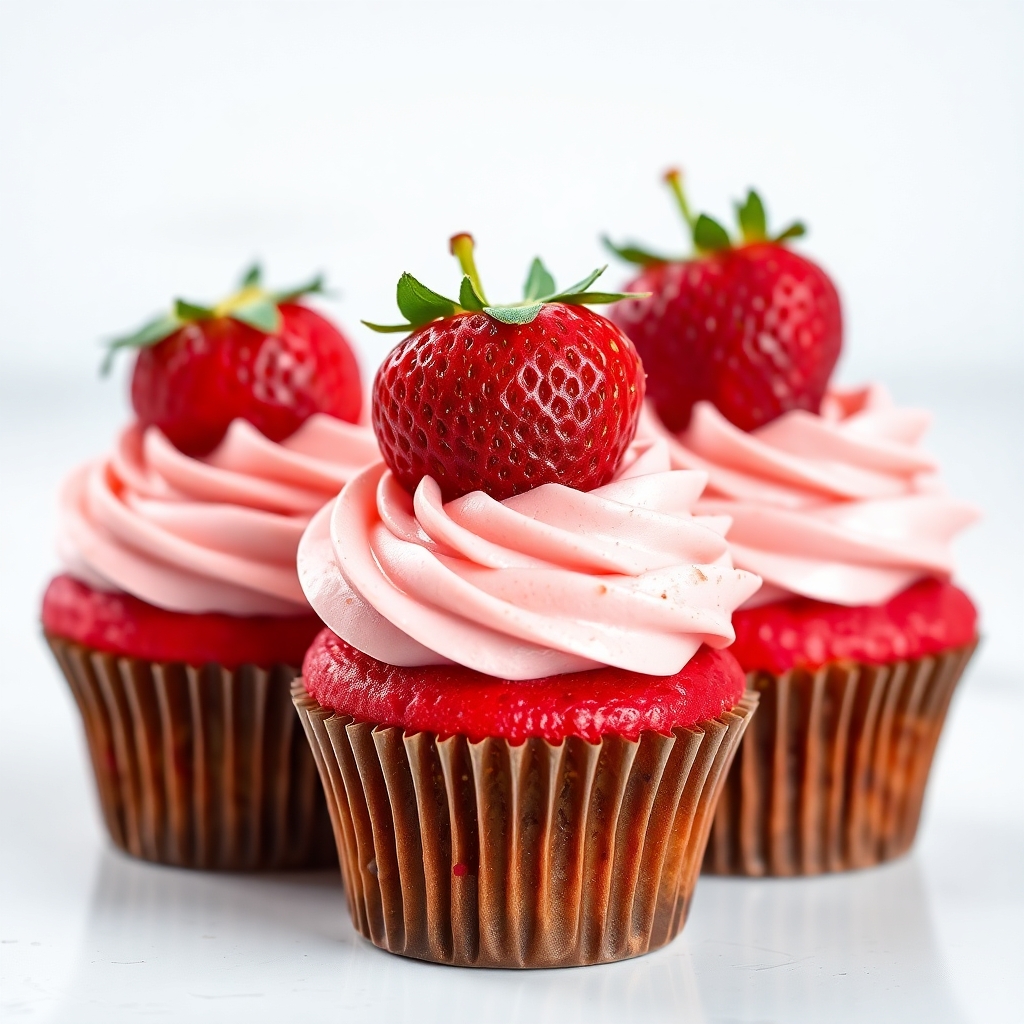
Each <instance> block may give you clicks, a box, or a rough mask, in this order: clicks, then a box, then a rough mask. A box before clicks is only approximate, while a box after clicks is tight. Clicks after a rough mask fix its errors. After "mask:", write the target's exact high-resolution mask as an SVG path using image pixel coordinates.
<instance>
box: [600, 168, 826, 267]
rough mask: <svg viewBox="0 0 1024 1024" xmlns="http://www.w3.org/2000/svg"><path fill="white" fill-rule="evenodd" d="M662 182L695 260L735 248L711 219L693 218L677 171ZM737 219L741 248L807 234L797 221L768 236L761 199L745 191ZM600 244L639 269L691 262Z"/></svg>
mask: <svg viewBox="0 0 1024 1024" xmlns="http://www.w3.org/2000/svg"><path fill="white" fill-rule="evenodd" d="M665 181H666V183H667V184H668V186H669V188H670V189H671V190H672V194H673V196H674V197H675V200H676V205H677V206H678V207H679V212H680V213H681V214H682V217H683V220H684V221H685V222H686V225H687V227H688V229H689V232H690V239H691V241H692V242H693V248H694V252H695V254H696V255H697V256H700V255H703V254H706V253H713V252H724V251H726V250H727V249H732V248H735V244H734V242H733V240H732V239H731V238H730V237H729V232H728V231H726V230H725V228H724V227H722V225H721V224H720V223H719V222H718V221H717V220H715V219H714V218H713V217H709V216H708V215H707V214H706V213H702V214H700V215H698V216H696V217H695V216H694V215H693V211H692V210H691V209H690V204H689V202H688V200H687V198H686V192H685V190H684V189H683V175H682V172H681V171H679V170H678V169H675V168H673V169H672V170H670V171H667V172H666V173H665ZM736 219H737V221H738V222H739V227H740V240H741V244H742V245H757V244H759V243H761V242H774V243H782V242H786V241H788V240H789V239H791V238H800V237H802V236H803V235H805V234H806V233H807V229H806V227H804V225H803V224H802V223H801V222H800V221H796V222H795V223H793V224H791V225H790V226H789V227H788V228H786V229H785V230H784V231H782V232H781V233H780V234H778V235H775V236H774V238H773V237H771V236H770V235H769V233H768V217H767V215H766V213H765V209H764V203H763V202H762V201H761V197H760V196H759V195H758V194H757V193H756V192H755V191H754V190H753V189H749V190H748V191H747V198H746V199H745V200H744V201H743V202H742V203H737V204H736ZM601 241H602V242H603V243H604V245H605V246H606V248H608V249H609V250H610V251H611V252H613V253H615V255H616V256H618V257H619V258H620V259H622V260H625V261H626V262H627V263H633V264H635V265H637V266H640V267H656V266H660V265H663V264H669V263H682V262H683V261H684V260H686V259H688V258H690V257H686V256H661V255H659V254H657V253H653V252H651V251H650V250H648V249H645V248H643V247H642V246H639V245H635V244H633V243H630V244H629V245H616V244H615V243H614V242H612V241H611V240H610V239H609V238H608V237H607V236H602V239H601Z"/></svg>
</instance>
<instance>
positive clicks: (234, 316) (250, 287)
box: [100, 263, 325, 374]
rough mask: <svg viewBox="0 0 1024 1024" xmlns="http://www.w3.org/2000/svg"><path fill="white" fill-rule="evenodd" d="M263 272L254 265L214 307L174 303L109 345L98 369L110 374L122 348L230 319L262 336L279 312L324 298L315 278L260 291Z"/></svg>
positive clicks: (277, 322)
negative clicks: (302, 301) (304, 300)
mask: <svg viewBox="0 0 1024 1024" xmlns="http://www.w3.org/2000/svg"><path fill="white" fill-rule="evenodd" d="M262 280H263V271H262V269H261V267H260V265H259V264H258V263H254V264H253V265H252V266H251V267H249V269H248V270H246V272H245V273H244V274H243V275H242V278H241V282H240V285H239V290H238V291H237V292H235V294H234V295H230V296H228V298H226V299H224V301H223V302H219V303H217V305H215V306H202V305H200V304H199V303H196V302H189V301H187V300H186V299H175V300H174V309H173V312H171V313H165V314H162V315H161V316H158V317H155V318H154V319H152V320H149V321H147V322H146V323H145V324H143V326H142V327H140V328H139V329H138V330H137V331H133V332H132V333H131V334H127V335H124V336H122V337H119V338H113V339H112V340H110V341H108V342H107V343H106V344H107V354H106V356H105V357H104V359H103V363H102V364H101V366H100V371H101V372H102V373H104V374H106V373H109V372H110V368H111V366H112V365H113V361H114V357H115V355H116V353H117V352H118V351H119V350H120V349H123V348H134V349H143V348H149V347H151V346H153V345H157V344H159V343H160V342H161V341H163V340H164V339H165V338H168V337H170V336H171V335H172V334H174V332H175V331H178V330H180V329H181V328H182V327H184V326H186V325H187V324H194V323H202V322H204V321H208V320H217V319H230V320H236V321H238V322H239V323H243V324H248V325H249V326H250V327H255V328H256V329H257V330H260V331H263V332H264V333H265V334H275V333H277V332H278V331H279V330H280V329H281V324H282V320H281V311H280V309H279V308H278V307H279V306H281V305H284V304H286V303H292V302H295V301H297V300H298V299H301V298H302V297H303V296H306V295H312V294H324V291H325V290H324V281H323V276H322V275H320V274H318V275H317V276H316V277H314V278H313V279H312V280H311V281H309V282H307V283H306V284H303V285H299V286H298V287H296V288H289V289H286V290H284V291H278V292H269V291H266V290H265V289H264V288H263V285H262Z"/></svg>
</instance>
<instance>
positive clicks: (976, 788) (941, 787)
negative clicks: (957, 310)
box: [0, 373, 1024, 1024]
mask: <svg viewBox="0 0 1024 1024" xmlns="http://www.w3.org/2000/svg"><path fill="white" fill-rule="evenodd" d="M897 385H898V386H896V387H894V390H895V391H896V393H897V395H898V396H899V397H900V398H901V399H903V400H905V401H908V402H917V403H920V404H926V405H929V406H931V407H933V408H934V409H935V410H936V413H937V423H936V426H935V428H934V430H933V432H932V435H931V445H930V446H931V448H932V449H933V450H934V451H936V452H937V453H938V454H939V455H940V457H941V458H942V459H943V462H944V465H945V466H946V471H947V479H948V480H949V482H950V485H951V487H952V489H953V490H955V491H956V492H957V493H959V494H961V495H963V496H965V497H970V498H972V499H973V500H975V501H977V502H978V503H979V504H981V505H982V506H983V507H984V508H985V510H986V513H987V518H986V521H985V523H984V524H983V525H982V526H980V527H978V528H975V530H974V531H973V532H972V533H971V534H970V535H969V536H967V537H965V538H964V540H963V541H962V542H961V544H960V545H959V555H960V559H961V564H962V566H963V570H962V573H961V579H962V580H963V581H964V582H965V584H966V585H967V587H968V588H969V589H970V590H971V591H972V593H973V594H975V595H976V596H977V598H978V599H979V603H980V604H981V605H982V608H983V615H984V631H985V636H986V641H985V646H984V648H983V650H982V652H981V653H980V655H979V656H978V658H977V659H976V661H975V663H974V664H973V665H972V667H971V668H970V669H969V672H968V675H967V677H966V678H965V680H964V682H963V683H962V685H961V688H960V691H959V692H958V694H957V696H956V698H955V700H954V703H953V707H952V710H951V713H950V719H949V721H948V724H947V727H946V732H945V734H944V736H943V740H942V743H941V745H940V748H939V752H938V757H937V762H936V765H935V768H934V770H933V773H932V779H931V784H930V789H929V792H928V797H927V802H926V806H925V813H924V819H923V823H922V827H921V831H920V834H919V837H918V842H917V845H916V847H915V848H914V851H913V853H912V854H911V855H909V856H908V857H905V858H903V859H902V860H900V861H898V862H896V863H894V864H891V865H889V866H886V867H882V868H879V869H875V870H869V871H863V872H859V873H856V874H850V875H843V876H836V877H825V878H818V879H811V880H787V881H747V880H732V879H715V878H703V879H702V880H701V881H700V884H699V886H698V889H697V894H696V897H695V899H694V902H693V909H692V912H691V915H690V919H689V921H688V922H687V925H686V928H685V929H684V931H683V934H682V935H681V936H680V938H678V939H677V940H676V941H675V942H673V943H672V944H671V945H670V946H669V947H668V948H666V949H664V950H662V951H660V952H658V953H654V954H652V955H650V956H647V957H642V958H640V959H638V960H633V961H628V962H625V963H621V964H614V965H609V966H603V967H589V968H581V969H575V970H563V971H541V972H512V971H504V972H502V971H471V970H456V969H452V968H446V967H438V966H434V965H427V964H421V963H417V962H413V961H405V960H402V959H400V958H397V957H392V956H389V955H388V954H385V953H382V952H380V951H378V950H376V949H375V948H373V947H372V946H371V945H369V944H368V943H366V942H364V941H363V940H362V939H361V938H359V937H358V936H357V935H356V934H355V932H354V931H353V929H352V927H351V925H350V923H349V921H348V916H347V912H346V909H345V904H344V898H343V894H342V891H341V887H340V882H339V880H338V879H337V878H336V877H335V876H334V875H333V874H330V873H327V874H320V873H317V874H289V875H256V876H244V875H212V874H201V873H195V872H189V871H182V870H177V869H172V868H164V867H155V866H151V865H148V864H144V863H141V862H136V861H133V860H131V859H130V858H128V857H125V856H123V855H122V854H120V853H118V852H116V851H114V850H113V849H112V848H111V846H110V845H109V843H108V842H107V840H106V837H105V836H104V834H103V832H102V830H101V823H100V819H99V815H98V812H97V806H96V800H95V795H94V792H93V788H92V780H91V777H90V775H89V772H88V768H87V762H86V753H85V748H84V743H83V739H82V735H81V731H80V727H79V723H78V717H77V713H76V711H75V708H74V705H73V702H72V699H71V695H70V693H69V692H68V690H67V687H66V685H65V683H64V682H63V680H62V679H61V677H60V675H59V673H58V671H57V668H56V666H55V665H54V664H53V663H52V660H51V658H50V656H49V653H48V652H47V651H46V649H45V647H44V645H43V643H42V641H41V637H40V634H39V629H38V625H37V615H38V602H39V597H40V594H41V592H42V588H43V587H44V585H45V582H46V579H47V577H48V575H49V574H50V573H51V572H52V571H53V569H54V567H55V564H56V563H55V559H54V556H53V553H52V543H51V537H52V533H53V529H54V502H55V490H56V487H57V484H58V482H59V480H60V478H61V477H62V475H63V474H64V473H65V472H66V470H67V469H68V468H69V467H70V466H72V465H74V464H75V463H76V462H77V461H79V460H80V459H82V458H84V457H87V456H88V455H90V454H94V453H98V452H100V451H101V450H103V449H104V448H105V447H106V446H107V445H109V443H110V441H111V439H112V436H113V432H114V430H115V429H116V427H117V425H118V423H119V422H121V421H122V419H123V417H124V415H125V413H124V407H123V402H122V400H121V398H120V396H119V395H118V393H117V388H116V385H113V384H107V385H105V386H104V385H100V384H98V383H95V382H93V381H91V380H89V381H84V382H75V384H74V385H73V386H72V385H71V384H70V383H68V382H60V381H57V382H53V381H41V380H39V381H36V380H31V379H29V380H18V379H11V378H9V377H8V378H6V379H3V380H2V381H0V458H2V462H0V474H2V476H0V512H2V517H3V518H2V522H0V545H2V547H0V554H2V559H3V562H2V590H0V642H2V648H0V650H2V652H3V664H4V672H3V674H2V676H0V687H2V692H0V801H2V802H0V963H2V978H0V986H2V992H0V999H2V1002H0V1017H2V1019H3V1020H5V1021H6V1020H11V1021H15V1020H20V1019H31V1020H47V1021H60V1022H76V1024H88V1022H92V1021H97V1022H99V1021H102V1022H119V1021H134V1020H142V1019H148V1018H158V1019H161V1018H162V1019H168V1020H186V1019H187V1020H189V1021H197V1022H205V1021H216V1022H222V1021H246V1022H252V1024H256V1022H262V1021H275V1022H277V1021H285V1020H294V1019H301V1017H300V1015H303V1014H305V1015H307V1018H308V1019H329V1020H338V1021H352V1022H357V1021H364V1020H367V1021H369V1020H374V1021H379V1020H386V1021H400V1020H406V1019H408V1020H416V1021H420V1022H429V1021H432V1020H445V1021H448V1022H450V1021H457V1020H473V1021H506V1020H508V1021H512V1020H516V1021H518V1020H529V1021H531V1022H537V1024H539V1022H542V1021H559V1022H563V1024H569V1022H572V1021H577V1020H578V1021H584V1020H586V1021H588V1022H597V1021H616V1022H619V1021H624V1020H625V1021H629V1020H639V1019H646V1020H649V1021H662V1020H665V1021H668V1020H671V1021H686V1022H715V1024H727V1022H728V1024H733V1022H740V1021H742V1022H748V1024H755V1022H756V1024H768V1022H776V1024H779V1022H800V1021H807V1022H825V1021H828V1022H830V1024H841V1022H844V1021H879V1022H882V1021H899V1022H901V1024H905V1022H913V1021H928V1022H934V1024H940V1022H960V1021H978V1022H985V1024H995V1022H1000V1021H1021V1020H1024V981H1022V979H1024V937H1022V936H1024V871H1022V868H1024V770H1022V762H1024V755H1022V748H1024V726H1022V719H1024V678H1022V677H1024V673H1022V671H1021V670H1019V669H1018V668H1017V664H1018V662H1019V660H1020V655H1019V653H1017V652H1018V649H1019V646H1020V639H1019V638H1020V633H1021V631H1022V630H1024V601H1022V597H1021V587H1020V578H1021V570H1022V569H1024V559H1022V542H1021V527H1020V510H1021V508H1022V505H1024V479H1022V472H1024V469H1022V467H1024V460H1022V458H1021V455H1020V450H1021V442H1022V441H1024V430H1022V413H1021V411H1020V408H1021V407H1020V404H1019V401H1020V400H1019V395H1020V393H1021V391H1022V385H1024V379H1021V375H1020V374H1019V373H1018V374H1016V375H1012V374H1011V375H1009V376H1007V375H999V374H990V375H988V376H981V375H979V376H971V375H970V374H968V375H965V376H964V377H961V378H958V379H952V378H950V379H935V378H932V379H927V378H925V379H921V378H918V379H914V380H905V381H902V382H897Z"/></svg>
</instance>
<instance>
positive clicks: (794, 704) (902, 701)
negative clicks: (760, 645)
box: [704, 641, 977, 876]
mask: <svg viewBox="0 0 1024 1024" xmlns="http://www.w3.org/2000/svg"><path fill="white" fill-rule="evenodd" d="M976 647H977V641H975V642H972V643H970V644H967V645H966V646H964V647H957V648H955V649H952V650H950V651H947V652H944V653H943V654H941V655H938V656H935V657H929V658H920V659H917V660H912V661H896V662H891V663H889V664H886V665H871V664H867V663H850V662H844V663H833V664H831V665H826V666H824V667H823V668H821V669H818V670H817V671H810V670H806V669H793V670H791V671H789V672H786V673H784V674H782V675H773V674H772V673H769V672H751V673H749V674H748V676H747V685H748V686H749V687H750V688H751V689H753V690H755V691H756V692H757V693H758V694H759V695H760V698H761V702H760V708H759V711H758V713H757V716H756V717H755V719H754V722H753V724H752V725H751V727H750V729H749V730H748V731H747V733H746V736H745V737H744V739H743V742H742V743H741V745H740V750H739V754H738V755H737V757H736V761H735V763H734V765H733V767H732V770H731V772H730V774H729V778H728V780H727V781H726V783H725V787H724V791H723V793H722V798H721V800H720V801H719V804H718V810H717V812H716V815H715V821H714V827H713V829H712V833H711V839H710V841H709V843H708V847H707V853H706V855H705V859H704V870H705V871H708V872H712V873H715V874H736V875H755V876H759V875H790V876H792V875H815V874H820V873H822V872H827V871H846V870H848V869H851V868H862V867H869V866H871V865H873V864H879V863H881V862H883V861H887V860H891V859H892V858H894V857H898V856H900V855H901V854H902V853H905V852H906V851H907V850H908V849H909V848H910V846H911V844H912V843H913V841H914V836H915V834H916V833H917V825H918V820H919V818H920V815H921V805H922V802H923V801H924V791H925V786H926V784H927V781H928V773H929V770H930V769H931V763H932V757H933V755H934V753H935V747H936V745H937V743H938V740H939V733H940V732H941V731H942V725H943V722H944V721H945V717H946V711H947V709H948V708H949V702H950V700H951V698H952V696H953V690H954V689H955V687H956V684H957V682H958V681H959V679H960V676H961V675H962V673H963V670H964V668H965V666H966V665H967V662H968V661H969V660H970V658H971V655H972V654H973V653H974V650H975V648H976Z"/></svg>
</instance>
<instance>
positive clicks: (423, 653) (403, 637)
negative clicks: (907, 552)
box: [298, 441, 760, 679]
mask: <svg viewBox="0 0 1024 1024" xmlns="http://www.w3.org/2000/svg"><path fill="white" fill-rule="evenodd" d="M623 464H624V468H623V469H622V470H620V473H619V475H618V477H617V479H616V480H614V481H613V482H612V483H610V484H607V485H606V486H604V487H599V488H597V489H595V490H593V491H589V492H582V491H576V490H573V489H572V488H569V487H564V486H562V485H560V484H544V485H542V486H540V487H537V488H535V489H533V490H531V491H528V492H526V493H524V494H519V495H516V496H515V497H512V498H508V499H506V500H505V501H501V502H498V501H495V500H494V499H493V498H490V497H488V496H487V495H486V494H484V493H483V492H481V491H474V492H473V493H471V494H467V495H465V496H463V497H461V498H458V499H456V500H454V501H451V502H448V503H447V504H442V501H441V492H440V488H439V487H438V485H437V483H436V482H435V481H434V480H433V479H431V478H430V477H425V478H424V479H423V480H422V481H421V482H420V484H419V486H418V487H417V489H416V493H415V495H414V496H410V495H409V494H408V493H407V492H406V491H404V490H403V489H402V488H401V486H400V485H399V484H398V483H397V481H396V480H395V479H394V477H393V476H392V475H391V473H390V472H389V471H388V470H387V469H386V467H385V466H384V464H383V463H379V464H377V465H374V466H370V467H368V468H367V469H365V470H363V471H362V472H361V473H360V474H359V475H358V476H357V477H356V478H355V479H354V480H352V481H351V482H350V483H349V484H348V485H347V486H346V487H345V488H344V490H343V491H342V492H341V494H340V495H339V496H338V499H337V501H335V502H334V503H333V505H331V506H327V507H325V508H323V509H321V510H320V512H318V513H317V514H316V516H314V517H313V521H312V522H311V523H310V526H309V528H308V529H307V531H306V533H305V534H304V536H303V538H302V542H301V543H300V545H299V554H298V568H299V579H300V580H301V583H302V588H303V590H304V591H305V594H306V597H307V598H308V599H309V603H310V604H311V605H312V606H313V608H314V610H315V611H316V612H317V613H318V614H319V615H320V617H321V618H322V619H323V620H324V621H325V622H326V623H327V625H328V626H330V627H331V629H332V630H334V632H335V633H337V634H338V635H339V636H341V637H342V638H343V639H344V640H346V641H347V642H348V643H350V644H351V645H352V646H353V647H356V648H358V649H359V650H360V651H362V652H363V653H364V654H368V655H370V656H371V657H374V658H376V659H378V660H379V661H384V662H388V663H390V664H392V665H401V666H416V665H437V664H445V663H456V664H460V665H464V666H466V667H468V668H472V669H475V670H477V671H479V672H482V673H485V674H486V675H491V676H497V677H500V678H504V679H536V678H541V677H544V676H550V675H557V674H559V673H565V672H575V671H580V670H583V669H589V668H595V667H598V666H602V665H608V666H615V667H618V668H623V669H627V670H631V671H636V672H641V673H645V674H649V675H672V674H674V673H676V672H678V671H680V670H681V669H682V667H683V666H684V665H685V664H686V663H687V661H689V659H690V658H691V657H692V656H693V655H694V653H695V652H696V651H697V649H698V648H699V647H700V645H701V644H702V643H706V644H708V645H709V646H711V647H719V648H720V647H725V646H727V645H728V644H729V643H731V642H732V640H733V639H734V633H733V629H732V624H731V615H732V612H733V610H734V609H735V608H736V607H737V606H738V605H739V604H741V603H742V602H743V601H745V600H746V599H747V598H749V597H750V595H751V594H753V592H754V591H755V590H756V589H757V587H758V586H759V585H760V580H759V579H758V578H757V577H756V576H754V575H752V574H751V573H748V572H742V571H740V570H737V569H735V568H733V566H732V562H731V560H730V556H729V551H728V545H727V544H726V542H725V540H724V539H723V537H724V534H725V531H726V529H727V528H728V525H729V524H728V520H727V519H723V518H721V517H717V516H711V517H702V516H693V515H691V508H692V507H693V505H694V503H695V501H696V500H697V498H698V496H699V495H700V493H701V491H702V490H703V488H704V483H705V480H706V477H705V475H704V474H703V473H687V472H673V471H670V468H669V464H668V451H667V448H666V446H665V445H664V444H661V443H658V442H650V441H648V442H645V443H634V445H633V446H632V448H631V449H630V451H629V452H628V453H627V457H626V459H624V463H623Z"/></svg>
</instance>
